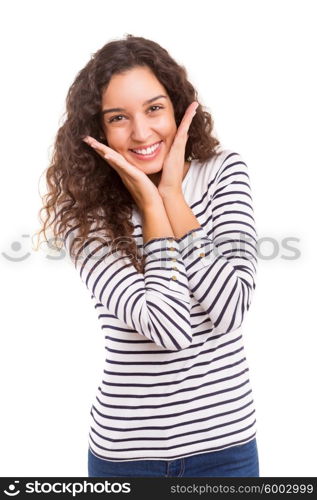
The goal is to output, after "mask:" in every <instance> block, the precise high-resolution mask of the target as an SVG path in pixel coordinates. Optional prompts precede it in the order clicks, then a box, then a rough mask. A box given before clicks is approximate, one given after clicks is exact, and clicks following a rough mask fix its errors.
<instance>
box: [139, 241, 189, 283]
mask: <svg viewBox="0 0 317 500" xmlns="http://www.w3.org/2000/svg"><path fill="white" fill-rule="evenodd" d="M143 251H144V253H145V267H144V276H145V280H146V282H147V280H150V279H151V277H152V278H154V279H155V281H159V282H160V283H161V284H164V286H165V287H168V288H169V289H171V290H176V291H180V292H181V293H184V286H185V289H186V290H188V280H187V275H186V268H185V264H184V262H183V259H182V256H181V252H180V244H179V243H178V241H177V239H176V238H174V237H168V238H153V239H151V240H149V241H148V242H147V243H144V244H143Z"/></svg>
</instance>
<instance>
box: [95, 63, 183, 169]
mask: <svg viewBox="0 0 317 500" xmlns="http://www.w3.org/2000/svg"><path fill="white" fill-rule="evenodd" d="M101 105H102V107H101V109H102V111H103V131H104V134H105V137H106V139H107V143H108V146H109V147H111V148H112V149H114V150H115V151H117V152H118V153H120V154H121V155H122V156H124V158H126V160H127V161H128V162H130V163H132V164H133V165H135V166H136V167H137V168H139V169H140V170H142V171H143V172H144V173H146V174H155V173H156V172H159V171H160V170H161V169H162V167H163V161H164V159H165V157H166V155H167V153H168V152H169V150H170V148H171V145H172V143H173V140H174V137H175V134H176V131H177V127H176V122H175V117H174V109H173V104H172V101H171V100H170V98H169V96H168V95H167V92H166V90H165V88H164V87H163V86H162V85H161V83H160V82H159V81H158V79H157V78H156V76H155V75H154V74H153V73H152V71H151V70H150V69H149V68H148V67H140V66H138V67H135V68H133V69H130V70H128V71H126V72H124V73H121V74H116V75H113V77H112V78H111V80H110V82H109V85H108V87H107V88H106V90H105V91H104V93H103V95H102V102H101ZM113 108H119V109H113ZM151 146H154V147H153V148H151ZM147 148H150V149H147ZM135 150H137V151H135ZM150 177H151V176H150ZM153 178H155V176H153Z"/></svg>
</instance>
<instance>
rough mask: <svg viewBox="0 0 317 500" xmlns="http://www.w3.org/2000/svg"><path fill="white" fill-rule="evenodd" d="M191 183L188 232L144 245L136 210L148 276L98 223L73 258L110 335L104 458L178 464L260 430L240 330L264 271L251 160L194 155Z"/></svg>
mask: <svg viewBox="0 0 317 500" xmlns="http://www.w3.org/2000/svg"><path fill="white" fill-rule="evenodd" d="M182 189H183V194H184V197H185V200H186V202H187V204H188V205H189V206H190V208H191V210H192V211H193V213H194V215H195V216H196V218H197V220H198V221H199V224H200V227H199V228H198V229H194V230H191V231H189V232H188V233H187V234H185V235H184V236H183V237H181V238H179V239H176V238H170V237H166V238H154V239H152V240H149V241H148V242H146V243H144V242H143V238H142V223H141V216H140V214H139V212H138V211H137V210H134V213H133V223H134V232H133V237H134V238H135V240H136V244H137V246H138V248H139V249H141V251H142V253H143V254H144V255H145V269H144V274H142V273H139V272H138V271H137V269H136V268H135V267H134V266H133V265H132V263H131V261H130V259H129V258H128V257H127V256H126V255H122V254H121V253H120V251H119V250H117V251H116V250H115V249H113V248H111V247H113V245H111V242H110V241H108V242H106V243H105V239H104V238H103V240H102V241H101V239H100V238H99V234H98V228H93V229H91V231H90V233H89V238H88V239H87V240H86V241H85V242H84V243H83V244H82V246H81V248H80V251H79V254H78V256H77V258H71V260H72V261H73V263H74V265H75V268H76V269H77V271H78V273H79V275H80V278H81V280H82V281H83V283H84V284H85V286H86V287H87V288H88V290H89V292H90V297H91V299H92V301H93V305H94V307H95V309H96V312H97V315H98V318H99V320H100V325H101V330H102V333H103V334H104V339H105V349H106V360H105V364H104V370H103V376H102V380H101V381H100V385H99V387H98V389H97V391H96V395H95V399H94V401H93V402H92V406H91V412H90V424H89V425H90V429H89V438H88V444H89V447H90V450H91V451H92V453H94V454H95V455H96V456H97V457H99V458H101V459H106V460H111V461H130V460H146V459H147V460H149V459H153V460H154V459H156V460H159V459H161V460H175V459H177V458H182V457H186V456H190V455H195V454H200V453H207V452H212V451H217V450H220V449H224V448H228V447H231V446H235V445H238V444H243V443H246V442H248V441H250V440H252V439H253V438H254V437H255V434H256V417H255V408H254V401H253V397H252V388H251V385H250V380H249V368H248V365H247V360H246V357H245V353H244V345H243V334H242V323H243V319H244V317H245V314H246V312H247V310H248V309H249V307H250V304H251V299H252V295H253V291H254V289H255V287H256V285H255V276H256V269H257V249H256V244H257V233H256V229H255V223H254V212H253V202H252V196H251V190H250V180H249V174H248V167H247V165H246V163H245V162H244V161H243V159H242V157H241V155H240V154H238V153H236V152H233V151H230V150H224V151H222V152H221V154H220V155H216V156H214V157H213V158H212V159H211V160H210V161H207V162H205V163H202V162H199V161H198V160H192V162H191V165H190V168H189V170H188V172H187V175H186V176H185V178H184V179H183V183H182ZM77 229H78V226H74V227H71V228H70V229H69V230H68V231H67V232H66V234H65V238H64V245H65V248H66V250H67V251H68V253H69V248H70V242H71V240H72V238H74V237H76V231H77Z"/></svg>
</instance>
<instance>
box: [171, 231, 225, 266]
mask: <svg viewBox="0 0 317 500" xmlns="http://www.w3.org/2000/svg"><path fill="white" fill-rule="evenodd" d="M177 243H178V245H179V250H180V253H181V256H182V259H183V262H184V264H185V268H186V271H190V272H191V273H195V272H196V271H199V269H202V268H204V267H206V266H210V264H212V263H213V262H214V261H215V260H216V258H217V256H216V254H215V252H214V249H215V247H214V243H213V241H212V240H211V239H210V238H209V237H208V235H207V233H206V231H205V229H204V228H203V227H201V226H200V227H198V228H195V229H191V230H190V231H188V232H187V233H186V234H185V235H184V236H182V237H181V238H179V239H178V240H177Z"/></svg>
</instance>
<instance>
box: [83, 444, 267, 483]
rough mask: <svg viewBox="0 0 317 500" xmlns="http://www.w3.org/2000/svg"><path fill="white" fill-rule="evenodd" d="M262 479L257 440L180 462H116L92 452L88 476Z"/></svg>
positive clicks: (89, 455) (186, 458)
mask: <svg viewBox="0 0 317 500" xmlns="http://www.w3.org/2000/svg"><path fill="white" fill-rule="evenodd" d="M239 476H244V477H259V460H258V449H257V444H256V438H254V439H253V440H252V441H249V442H248V443H245V444H242V445H238V446H232V447H231V448H226V449H224V450H220V451H213V452H211V453H201V454H199V455H192V456H190V457H185V458H178V459H176V460H131V461H128V462H122V461H121V462H112V461H111V460H104V459H103V458H98V457H96V455H94V454H93V453H92V452H91V451H90V448H89V449H88V477H239Z"/></svg>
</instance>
